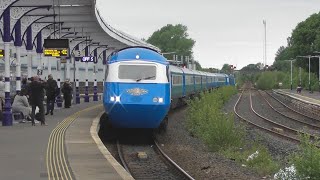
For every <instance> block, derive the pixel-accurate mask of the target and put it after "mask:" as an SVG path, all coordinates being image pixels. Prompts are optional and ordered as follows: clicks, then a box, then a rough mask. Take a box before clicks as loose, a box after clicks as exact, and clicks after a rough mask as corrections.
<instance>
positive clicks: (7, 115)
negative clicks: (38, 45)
mask: <svg viewBox="0 0 320 180" xmlns="http://www.w3.org/2000/svg"><path fill="white" fill-rule="evenodd" d="M2 32H3V42H4V61H5V104H4V112H3V120H2V125H3V126H12V113H11V97H10V57H9V56H10V41H11V36H10V8H7V9H5V10H4V12H3V31H2Z"/></svg>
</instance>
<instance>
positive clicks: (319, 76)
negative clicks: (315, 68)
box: [318, 56, 320, 92]
mask: <svg viewBox="0 0 320 180" xmlns="http://www.w3.org/2000/svg"><path fill="white" fill-rule="evenodd" d="M318 58H319V74H318V81H319V92H320V56H318Z"/></svg>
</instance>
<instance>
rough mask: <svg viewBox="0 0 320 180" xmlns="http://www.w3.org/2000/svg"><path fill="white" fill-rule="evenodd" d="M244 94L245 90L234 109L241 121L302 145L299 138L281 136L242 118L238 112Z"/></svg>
mask: <svg viewBox="0 0 320 180" xmlns="http://www.w3.org/2000/svg"><path fill="white" fill-rule="evenodd" d="M243 92H244V90H243V91H242V93H241V95H240V96H239V98H238V100H237V102H236V104H235V105H234V107H233V111H234V113H235V114H236V115H237V116H238V117H239V118H240V119H242V120H243V121H244V122H246V123H248V124H250V125H252V126H254V127H257V128H259V129H261V130H263V131H266V132H268V133H270V134H274V135H277V136H279V137H281V138H286V139H288V140H291V141H294V142H296V143H300V140H299V139H297V138H294V137H291V136H287V135H285V134H281V133H278V132H276V131H272V130H270V129H268V128H265V127H263V126H260V125H258V124H256V123H254V122H252V121H250V120H248V119H246V118H244V117H242V116H241V115H240V114H239V113H238V112H237V106H238V105H239V102H240V101H241V98H242V95H243Z"/></svg>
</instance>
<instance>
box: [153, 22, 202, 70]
mask: <svg viewBox="0 0 320 180" xmlns="http://www.w3.org/2000/svg"><path fill="white" fill-rule="evenodd" d="M187 31H188V28H187V26H184V25H182V24H177V25H172V24H168V25H166V26H164V27H162V28H161V29H160V30H157V31H155V32H154V33H153V34H152V35H151V36H150V37H149V38H148V40H147V42H148V43H150V44H152V45H154V46H157V47H159V48H160V49H161V51H162V52H163V53H166V52H168V53H169V52H174V54H175V55H178V56H179V59H180V57H181V56H184V57H185V56H189V57H190V59H193V51H192V48H193V46H194V44H195V41H194V40H193V39H191V38H189V35H188V33H187ZM164 56H165V57H166V58H167V59H173V58H172V57H173V54H164ZM184 63H185V62H184ZM196 66H197V68H201V66H200V64H199V63H198V64H197V63H196Z"/></svg>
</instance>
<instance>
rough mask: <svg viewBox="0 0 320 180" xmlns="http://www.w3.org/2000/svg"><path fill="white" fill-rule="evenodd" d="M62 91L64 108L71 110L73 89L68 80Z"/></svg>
mask: <svg viewBox="0 0 320 180" xmlns="http://www.w3.org/2000/svg"><path fill="white" fill-rule="evenodd" d="M61 91H62V93H63V98H64V107H65V108H70V106H71V99H72V87H71V84H70V81H69V80H68V79H67V80H66V81H65V82H64V83H63V85H62V89H61Z"/></svg>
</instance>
